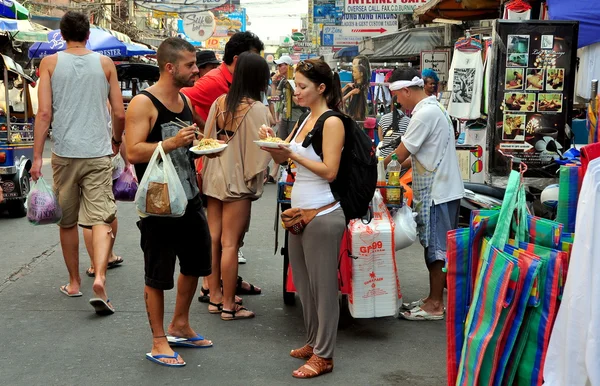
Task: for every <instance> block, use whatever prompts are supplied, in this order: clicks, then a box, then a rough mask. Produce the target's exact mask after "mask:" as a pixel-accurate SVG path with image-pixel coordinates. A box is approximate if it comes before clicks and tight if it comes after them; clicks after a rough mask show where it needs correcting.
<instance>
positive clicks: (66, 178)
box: [51, 154, 117, 228]
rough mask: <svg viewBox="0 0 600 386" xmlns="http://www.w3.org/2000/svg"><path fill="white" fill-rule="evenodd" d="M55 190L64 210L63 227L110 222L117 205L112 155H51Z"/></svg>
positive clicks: (61, 221) (114, 214) (87, 225)
mask: <svg viewBox="0 0 600 386" xmlns="http://www.w3.org/2000/svg"><path fill="white" fill-rule="evenodd" d="M51 163H52V172H53V173H54V192H55V193H56V196H57V198H58V204H59V205H60V208H61V209H62V214H63V216H62V219H61V220H60V222H59V223H58V225H59V226H60V227H61V228H71V227H73V226H75V225H77V224H79V225H80V226H82V227H85V228H89V227H92V226H94V225H102V224H110V223H111V222H113V220H114V219H115V217H116V214H117V206H116V204H115V197H114V195H113V192H112V163H111V160H110V157H109V156H106V157H99V158H65V157H60V156H57V155H56V154H52V161H51Z"/></svg>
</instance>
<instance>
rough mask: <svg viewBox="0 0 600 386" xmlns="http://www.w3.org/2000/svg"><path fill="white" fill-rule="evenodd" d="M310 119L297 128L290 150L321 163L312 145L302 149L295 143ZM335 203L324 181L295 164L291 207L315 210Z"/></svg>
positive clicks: (334, 207)
mask: <svg viewBox="0 0 600 386" xmlns="http://www.w3.org/2000/svg"><path fill="white" fill-rule="evenodd" d="M308 118H310V115H309V116H308V117H306V119H305V120H304V122H302V124H301V125H300V126H299V127H298V130H297V131H296V135H294V138H292V140H291V146H290V148H291V150H292V151H293V152H296V153H297V154H299V155H300V156H302V157H304V158H306V159H309V160H311V161H316V162H321V163H322V162H323V160H321V157H319V155H318V154H317V153H316V152H315V149H314V148H313V145H312V144H311V145H309V146H308V147H302V142H300V143H298V142H296V138H297V137H298V134H300V132H301V131H302V128H303V127H304V124H305V123H306V121H307V120H308ZM334 201H335V198H334V197H333V193H332V192H331V187H330V186H329V182H327V180H326V179H324V178H321V177H319V176H318V175H316V174H315V173H313V172H311V171H310V170H309V169H307V168H305V167H304V166H302V165H300V164H298V163H296V180H295V181H294V187H293V188H292V207H293V208H301V209H317V208H321V207H323V206H325V205H329V204H331V203H332V202H334ZM339 207H340V204H339V203H338V204H337V205H334V206H333V207H331V208H329V209H327V210H324V211H322V212H321V213H319V214H318V215H317V216H323V215H325V214H327V213H331V212H333V211H334V210H336V209H337V208H339Z"/></svg>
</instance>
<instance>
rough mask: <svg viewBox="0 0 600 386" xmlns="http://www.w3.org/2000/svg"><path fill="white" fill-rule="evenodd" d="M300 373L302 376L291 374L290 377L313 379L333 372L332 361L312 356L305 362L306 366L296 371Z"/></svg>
mask: <svg viewBox="0 0 600 386" xmlns="http://www.w3.org/2000/svg"><path fill="white" fill-rule="evenodd" d="M296 371H299V372H302V375H296V374H295V373H292V377H294V378H314V377H318V376H319V375H323V374H327V373H330V372H332V371H333V359H325V358H321V357H318V356H316V355H313V356H312V357H310V359H309V360H308V361H307V362H306V364H305V365H304V366H302V367H300V368H299V369H298V370H296Z"/></svg>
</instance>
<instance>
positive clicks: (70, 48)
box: [67, 46, 85, 50]
mask: <svg viewBox="0 0 600 386" xmlns="http://www.w3.org/2000/svg"><path fill="white" fill-rule="evenodd" d="M71 48H85V46H73V47H69V48H67V50H70V49H71Z"/></svg>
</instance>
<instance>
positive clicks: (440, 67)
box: [421, 50, 450, 89]
mask: <svg viewBox="0 0 600 386" xmlns="http://www.w3.org/2000/svg"><path fill="white" fill-rule="evenodd" d="M449 63H450V51H449V50H435V51H421V70H424V69H426V68H430V69H432V70H433V71H435V73H436V74H437V76H438V78H440V83H442V84H446V83H447V82H448V66H449ZM439 89H442V87H439Z"/></svg>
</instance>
